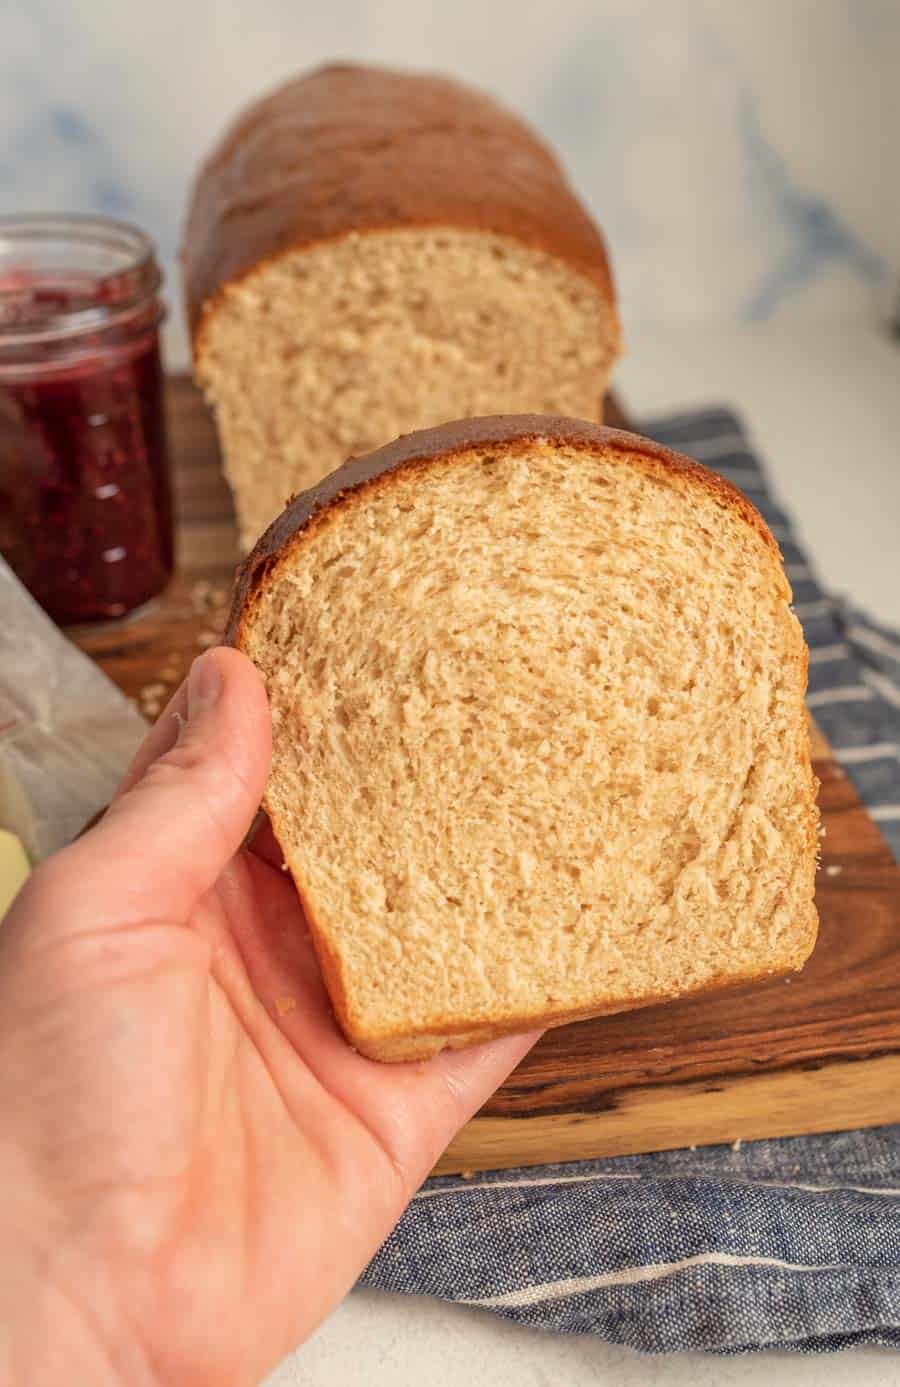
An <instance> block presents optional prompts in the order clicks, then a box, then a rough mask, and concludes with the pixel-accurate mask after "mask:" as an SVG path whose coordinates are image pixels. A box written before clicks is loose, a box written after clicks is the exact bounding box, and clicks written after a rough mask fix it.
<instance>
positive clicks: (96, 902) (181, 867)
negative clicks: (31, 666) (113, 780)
mask: <svg viewBox="0 0 900 1387" xmlns="http://www.w3.org/2000/svg"><path fill="white" fill-rule="evenodd" d="M179 709H185V710H186V717H185V716H182V714H181V712H180V711H178V710H179ZM166 720H167V721H166ZM270 756H271V731H270V723H269V711H268V705H267V701H266V693H265V687H264V685H263V682H262V679H261V678H260V675H259V674H258V672H257V670H256V668H255V667H254V665H253V664H252V663H251V662H250V660H248V659H247V658H246V656H244V655H242V654H240V652H239V651H237V650H230V649H217V650H210V651H208V652H207V653H206V654H204V655H201V656H200V657H199V659H197V660H195V661H194V664H193V666H192V667H191V671H190V675H189V677H188V681H187V687H186V693H183V694H182V695H180V696H179V697H177V698H176V699H174V700H173V702H172V704H171V705H170V708H169V709H167V710H166V713H165V714H164V715H163V719H162V720H161V723H158V724H157V725H156V727H155V728H153V729H152V731H151V732H150V733H149V734H148V737H147V739H146V741H145V743H144V746H143V747H142V748H141V750H140V751H139V752H138V755H137V757H136V758H135V763H134V766H133V767H132V771H131V773H130V774H129V777H128V778H127V779H126V783H125V787H124V793H123V792H120V794H119V795H118V796H117V798H116V799H115V800H114V801H113V803H112V804H111V806H110V808H109V809H108V811H107V813H106V814H105V815H104V817H103V818H102V819H101V820H100V822H99V823H98V824H97V825H96V827H95V828H93V829H91V831H90V832H89V833H86V834H85V835H84V836H83V837H82V838H80V839H79V840H78V842H76V843H73V844H72V845H71V846H70V847H68V848H66V849H64V851H63V852H61V853H59V854H57V856H56V858H54V859H51V861H50V863H49V864H47V865H48V866H52V867H53V868H54V869H55V870H56V871H60V872H64V873H65V875H66V877H68V878H69V879H70V880H71V881H72V883H73V884H74V886H75V887H76V890H77V897H78V906H77V908H76V907H75V902H70V906H69V908H68V909H67V912H66V913H67V915H68V917H69V923H70V927H71V925H74V926H75V928H79V927H83V925H84V923H85V922H86V921H87V920H88V919H89V921H90V926H91V927H92V928H94V929H96V928H98V927H99V928H101V929H102V928H103V927H104V924H108V925H116V924H133V923H135V922H138V921H146V920H167V921H177V922H179V923H183V922H185V921H187V919H188V918H189V916H190V914H191V911H192V910H193V908H194V906H195V905H196V904H197V902H198V901H199V900H200V898H201V897H202V896H203V895H205V893H206V892H207V891H208V890H210V888H211V887H212V886H213V885H214V884H215V882H216V880H217V879H218V877H219V874H220V873H221V871H222V870H223V868H224V867H225V865H226V864H227V863H228V861H229V860H230V858H231V857H232V856H233V855H234V853H235V852H236V851H237V849H238V848H239V847H240V844H241V841H242V840H243V838H244V836H245V834H246V832H247V830H248V828H249V827H250V824H251V823H252V821H253V817H254V815H255V813H256V811H257V809H258V808H259V802H260V800H261V798H262V794H263V789H264V787H265V783H266V777H267V775H268V770H269V759H270ZM148 763H149V764H148ZM136 770H137V772H138V773H137V778H136V779H135V771H136ZM129 782H130V783H129ZM41 870H43V869H41ZM70 873H71V877H69V874H70ZM73 912H74V913H77V914H78V915H81V916H83V919H82V920H81V921H78V922H77V923H76V921H75V920H73V918H72V917H73Z"/></svg>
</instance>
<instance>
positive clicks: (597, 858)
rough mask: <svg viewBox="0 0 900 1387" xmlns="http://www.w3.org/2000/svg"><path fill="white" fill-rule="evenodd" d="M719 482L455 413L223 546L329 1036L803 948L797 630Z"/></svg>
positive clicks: (666, 456)
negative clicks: (461, 418)
mask: <svg viewBox="0 0 900 1387" xmlns="http://www.w3.org/2000/svg"><path fill="white" fill-rule="evenodd" d="M789 601H790V590H789V588H788V585H787V582H786V580H785V578H784V576H783V572H782V567H781V563H780V557H779V554H778V550H777V548H776V546H775V544H774V541H773V540H772V538H771V536H770V535H769V533H768V531H767V530H766V528H765V526H764V523H763V521H762V520H761V518H760V517H759V515H758V514H757V513H756V511H755V510H754V509H753V507H752V506H751V505H750V504H749V502H747V501H746V500H745V499H744V498H743V497H742V496H740V494H739V493H737V492H735V491H734V490H733V489H732V488H730V487H729V486H728V485H727V484H725V483H723V482H721V481H720V480H719V479H718V478H716V477H714V475H713V474H711V473H709V472H706V471H705V470H704V469H702V468H700V467H699V466H697V465H696V464H693V463H690V462H688V461H687V460H686V459H682V458H678V457H677V456H675V455H673V454H671V453H669V452H667V451H666V450H664V449H662V448H659V447H657V446H656V445H654V444H652V443H649V442H647V441H646V440H643V439H640V438H637V437H635V436H632V435H629V434H623V433H616V432H614V431H612V430H607V429H603V428H599V427H597V426H591V425H589V424H581V423H578V422H575V421H572V420H565V419H548V418H539V417H520V418H508V419H483V420H471V421H468V422H467V423H465V424H459V425H450V426H445V427H444V428H440V429H435V430H431V431H429V432H426V433H421V434H417V435H413V436H411V437H409V438H406V439H402V440H400V441H399V442H398V443H397V444H394V445H392V446H391V447H388V448H384V449H381V450H380V451H379V452H378V453H375V454H373V455H372V456H370V457H369V458H364V459H359V460H356V461H354V462H352V463H350V464H348V465H347V466H346V467H344V468H342V469H341V470H340V471H339V472H338V473H336V474H335V475H334V476H332V477H330V478H328V479H326V481H325V482H324V483H323V484H322V485H321V486H320V487H319V488H316V489H314V490H313V491H312V492H311V493H309V494H308V495H307V496H303V497H300V498H298V499H297V500H296V501H295V502H294V503H293V504H292V506H291V507H289V508H288V510H287V511H286V512H285V513H284V514H283V515H282V516H281V517H280V518H279V520H278V521H277V522H276V524H275V525H273V527H272V528H271V530H270V531H269V533H268V534H267V535H266V536H265V537H264V538H263V540H262V541H261V542H260V544H259V546H258V547H257V549H256V551H254V553H253V554H252V555H251V556H250V558H249V560H248V561H247V563H246V564H245V566H244V569H243V571H242V575H241V578H240V581H239V585H238V590H237V594H236V600H235V606H234V610H233V613H232V621H231V627H230V639H231V640H232V641H233V642H234V643H235V644H236V645H238V646H239V647H240V648H241V649H243V650H244V651H245V652H246V653H247V654H248V655H249V656H250V657H251V658H252V659H253V660H254V661H255V662H256V664H257V666H258V667H259V669H260V670H261V671H262V673H263V675H264V678H265V681H266V684H267V687H268V691H269V698H270V703H271V709H272V720H273V730H274V757H273V763H272V774H271V779H270V783H269V786H268V790H267V795H266V801H265V803H266V808H267V810H268V813H269V815H270V817H271V820H272V824H273V827H274V830H275V833H276V836H277V838H278V841H279V843H280V844H281V847H282V849H283V852H284V855H285V859H286V862H287V864H288V866H289V868H290V871H291V873H292V875H293V878H294V880H295V882H296V884H297V887H298V890H299V892H300V895H301V897H302V899H303V902H304V904H305V907H306V911H307V916H308V919H309V923H310V927H311V930H312V933H313V937H314V940H315V943H316V947H317V950H318V953H319V957H320V960H321V962H322V966H323V971H324V974H325V978H326V982H327V985H328V989H329V992H330V995H331V998H332V1001H333V1003H334V1007H335V1011H336V1013H337V1016H338V1018H339V1020H340V1022H341V1025H342V1026H343V1028H344V1030H345V1032H346V1034H347V1036H348V1037H349V1039H350V1040H351V1041H352V1043H353V1044H354V1045H356V1046H357V1047H358V1048H359V1049H360V1050H362V1051H363V1052H364V1053H366V1054H368V1055H371V1056H374V1057H376V1058H381V1059H410V1058H416V1057H421V1056H425V1055H429V1054H431V1053H433V1052H434V1051H435V1050H438V1049H440V1048H441V1047H443V1046H446V1045H454V1046H455V1045H462V1044H468V1043H472V1042H473V1041H476V1040H479V1039H482V1038H485V1037H487V1036H490V1035H494V1034H498V1033H501V1032H504V1031H512V1030H516V1029H525V1028H530V1027H536V1026H546V1025H555V1024H559V1023H561V1022H564V1021H567V1020H572V1019H575V1018H577V1017H584V1016H590V1015H596V1014H602V1013H606V1012H614V1011H620V1010H623V1009H627V1008H629V1007H635V1006H640V1005H644V1004H646V1003H648V1002H654V1001H659V1000H664V999H667V998H674V997H677V996H680V995H682V994H684V993H689V992H694V991H697V990H699V989H703V988H708V987H713V986H718V985H723V984H727V983H733V982H737V981H741V980H749V979H754V978H761V977H763V976H766V975H769V974H775V973H781V972H786V971H788V970H791V969H796V968H799V967H800V966H801V965H802V963H803V962H804V960H805V959H806V957H807V956H808V954H809V952H810V950H811V949H812V946H813V943H814V939H815V932H816V914H815V910H814V907H813V879H814V873H815V864H816V846H817V815H816V808H815V781H814V778H813V776H812V772H811V769H810V760H809V746H808V737H807V725H806V716H805V711H804V689H805V680H806V652H805V647H804V643H803V638H802V634H801V631H800V627H799V624H798V622H797V620H796V618H795V617H794V616H793V614H792V613H791V611H790V609H789Z"/></svg>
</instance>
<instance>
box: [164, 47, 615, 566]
mask: <svg viewBox="0 0 900 1387" xmlns="http://www.w3.org/2000/svg"><path fill="white" fill-rule="evenodd" d="M184 270H185V290H186V296H187V301H188V312H189V316H190V319H191V325H192V332H193V339H194V358H195V367H196V375H197V379H198V381H199V382H200V384H201V385H202V386H203V388H204V390H205V392H206V395H207V398H208V399H209V400H210V402H211V403H212V405H213V407H214V410H215V415H216V421H217V426H218V430H219V435H220V439H221V443H222V450H223V455H224V462H225V471H226V475H227V477H228V480H229V482H230V484H231V487H232V490H233V492H234V496H235V501H236V506H237V512H238V520H239V524H240V531H241V537H242V541H243V543H244V545H245V547H249V545H250V544H251V543H252V542H253V541H254V540H255V539H256V538H257V536H258V535H259V534H260V533H261V531H262V529H263V528H264V527H265V526H266V525H267V524H268V523H269V521H270V520H271V519H272V518H273V517H274V516H275V515H276V514H278V512H279V511H280V510H281V508H282V506H283V505H284V503H285V500H286V498H287V497H288V496H289V495H291V494H292V493H296V492H297V491H299V490H301V489H303V488H304V487H307V486H309V485H311V484H312V483H313V482H315V481H317V480H318V479H319V478H321V477H322V476H324V475H325V474H326V473H328V472H330V471H331V470H332V469H333V468H334V467H336V466H337V465H338V464H339V463H340V462H342V461H343V459H344V458H345V457H347V456H348V454H351V453H359V452H365V451H367V450H369V449H370V448H373V447H376V446H378V445H379V444H382V443H385V442H387V441H388V440H389V439H392V438H395V437H396V436H397V435H398V434H401V433H405V432H408V431H409V430H411V429H417V428H422V427H426V426H429V425H433V424H437V423H441V422H442V421H444V420H446V419H452V418H464V417H470V416H475V415H479V414H484V413H486V412H492V413H494V412H498V411H505V412H513V411H522V410H540V411H543V412H552V413H571V414H577V415H582V416H585V417H587V418H597V417H598V415H599V412H600V409H601V401H602V397H603V394H604V391H605V389H606V384H607V379H608V376H609V373H610V369H611V367H612V363H613V360H614V358H615V356H616V354H617V351H618V341H619V329H618V320H617V317H616V309H615V299H614V293H613V289H612V284H611V280H610V274H609V267H608V265H607V260H606V253H605V249H604V245H603V240H602V237H601V236H600V233H599V231H598V230H597V228H596V227H595V226H594V224H593V222H592V221H591V219H590V217H589V216H588V214H587V212H586V211H585V209H584V208H583V207H582V206H581V204H580V203H579V201H578V199H577V198H576V197H575V195H574V194H573V192H572V190H571V188H570V187H569V185H568V183H567V181H566V178H565V175H564V174H563V172H562V170H561V168H560V166H559V163H558V162H557V160H556V158H555V156H554V155H553V154H552V152H551V151H550V150H549V149H548V148H547V147H546V146H545V145H544V144H543V142H542V141H541V140H540V139H539V138H538V137H537V136H535V135H534V133H533V132H532V131H531V130H529V129H528V127H527V126H526V125H525V124H524V123H523V122H522V121H520V120H519V119H518V118H517V117H515V116H514V115H512V114H511V113H510V112H508V111H506V110H504V109H503V108H502V107H501V106H499V105H498V104H497V103H496V102H494V101H492V100H491V99H490V98H489V97H487V96H485V95H483V94H482V93H480V92H477V91H473V90H471V89H470V88H468V87H465V86H462V85H461V84H460V83H457V82H453V81H450V80H448V79H446V78H441V77H435V76H431V75H425V74H418V73H405V72H391V71H388V70H383V69H376V68H367V67H361V66H355V65H350V64H348V65H340V66H333V67H328V68H323V69H320V70H318V71H316V72H313V73H310V74H307V75H305V76H303V77H300V78H297V79H295V80H294V81H292V82H290V83H288V84H287V85H286V86H285V87H282V88H281V89H280V90H278V91H276V92H274V93H271V94H270V95H268V96H266V97H264V98H263V99H262V100H261V101H260V102H258V103H257V104H256V105H255V106H254V107H252V108H251V109H250V110H249V111H248V112H246V113H245V115H244V116H243V117H242V118H241V119H240V120H239V121H238V122H237V124H236V125H235V126H234V128H233V129H232V130H231V131H230V132H229V133H228V134H227V135H226V137H225V139H224V140H223V141H222V142H221V144H220V146H219V147H218V149H217V150H216V151H215V153H214V154H213V157H212V158H211V159H210V160H209V162H208V163H207V165H206V166H205V168H204V169H203V170H202V172H201V174H200V176H199V178H198V180H197V184H196V187H195V190H194V195H193V199H192V205H191V209H190V216H189V219H188V227H187V232H186V237H185V246H184Z"/></svg>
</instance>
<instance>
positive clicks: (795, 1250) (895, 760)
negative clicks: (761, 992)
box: [363, 409, 900, 1353]
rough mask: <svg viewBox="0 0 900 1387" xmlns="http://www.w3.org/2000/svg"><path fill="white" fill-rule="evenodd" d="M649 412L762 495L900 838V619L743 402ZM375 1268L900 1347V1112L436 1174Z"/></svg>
mask: <svg viewBox="0 0 900 1387" xmlns="http://www.w3.org/2000/svg"><path fill="white" fill-rule="evenodd" d="M644 431H645V432H646V433H648V434H650V435H651V436H653V437H655V438H658V439H660V441H662V442H664V443H667V444H669V445H670V446H671V447H674V448H677V449H678V450H679V451H681V452H684V453H688V454H690V455H691V456H693V457H695V458H697V459H698V460H699V461H701V462H703V463H704V465H705V466H707V467H711V468H714V469H715V470H716V471H717V472H720V473H721V474H722V476H724V477H727V478H728V479H729V480H730V481H732V482H734V483H735V485H737V486H739V487H740V488H741V489H742V490H743V491H744V492H746V494H747V495H748V496H749V497H750V499H751V500H752V501H753V502H754V503H755V505H757V506H758V507H759V509H760V510H761V511H762V513H763V515H764V516H765V518H766V520H767V521H768V523H769V525H770V527H771V529H772V530H773V533H774V534H775V536H776V538H777V539H778V541H779V543H780V545H781V547H782V552H783V554H784V560H785V568H786V571H787V574H788V577H789V579H790V582H791V585H792V587H793V589H794V597H795V609H796V611H797V614H798V616H799V617H800V620H801V621H802V622H803V627H804V630H805V632H806V638H807V641H808V642H809V646H810V667H809V675H810V678H809V688H810V692H809V705H810V707H811V709H812V710H813V711H814V713H815V716H816V720H817V722H818V723H819V725H820V727H821V728H822V730H823V732H824V733H825V735H826V736H827V737H828V739H829V741H830V742H831V745H832V746H833V747H834V750H835V753H836V755H837V757H838V759H839V760H840V762H841V764H842V765H843V767H844V768H845V769H846V772H847V774H848V776H850V777H851V779H852V780H853V781H854V782H855V784H856V786H857V788H858V790H859V793H860V795H861V797H862V798H863V800H864V801H865V803H866V804H867V805H868V807H869V812H870V813H871V815H872V817H873V818H874V819H875V820H876V821H877V822H878V824H879V827H880V828H881V831H882V832H883V833H884V836H885V838H886V839H887V840H888V842H889V843H890V844H891V847H892V849H893V851H894V854H895V855H896V856H898V857H900V752H898V745H900V637H898V635H897V634H896V633H894V632H892V631H889V630H886V629H885V628H884V627H882V626H879V625H877V624H876V623H874V622H872V621H870V620H868V619H867V618H866V617H864V616H863V615H862V614H861V613H860V612H858V611H856V610H855V609H854V608H853V607H851V606H849V605H848V604H846V603H844V602H842V601H840V600H839V599H836V598H832V597H830V596H829V595H827V594H826V593H825V592H824V591H823V589H822V588H821V586H820V585H819V582H818V579H817V577H816V575H815V573H814V572H813V570H812V568H811V567H810V565H809V563H808V561H807V559H806V556H805V555H804V554H803V552H802V551H801V549H800V548H799V546H798V544H797V543H796V540H795V539H794V536H793V532H792V529H791V525H790V521H789V520H788V517H787V516H786V515H785V514H784V512H783V511H781V510H780V509H779V508H778V506H777V505H776V503H775V502H774V501H773V500H772V499H771V497H770V493H769V489H768V486H767V482H766V476H765V473H764V472H763V470H762V469H761V467H760V465H759V462H758V461H757V459H756V457H755V456H754V454H753V453H752V451H751V449H750V446H749V444H748V442H747V438H746V435H745V433H744V430H743V428H742V427H741V424H740V422H739V420H738V419H737V418H736V417H735V415H734V414H733V413H732V412H731V411H729V410H726V409H707V410H703V411H696V412H692V413H689V414H684V415H681V416H678V417H670V418H666V419H657V420H653V421H648V422H645V424H644ZM363 1284H365V1285H368V1286H374V1287H380V1288H382V1289H384V1290H389V1291H394V1292H399V1293H405V1294H410V1295H412V1294H424V1295H433V1296H439V1297H441V1298H442V1299H445V1300H453V1301H458V1302H459V1303H461V1304H465V1305H475V1306H480V1307H482V1308H483V1309H487V1310H491V1311H494V1312H495V1313H497V1314H500V1315H504V1316H506V1317H508V1318H510V1319H514V1320H518V1321H521V1322H523V1323H526V1324H529V1325H533V1326H535V1327H538V1328H543V1329H547V1330H554V1331H556V1332H558V1333H568V1334H585V1333H593V1334H599V1335H602V1336H603V1337H604V1338H605V1339H608V1340H610V1341H611V1342H613V1343H618V1344H628V1345H630V1346H632V1347H633V1348H636V1349H640V1350H643V1351H644V1352H649V1353H662V1352H676V1351H683V1350H688V1349H694V1350H696V1349H701V1350H703V1349H705V1350H710V1351H713V1352H720V1353H735V1352H747V1351H750V1350H754V1349H763V1348H784V1349H794V1350H797V1351H800V1352H817V1351H827V1350H835V1349H840V1348H844V1347H847V1346H848V1345H851V1344H880V1345H883V1346H886V1347H892V1348H900V1126H898V1127H881V1128H877V1129H875V1130H873V1131H867V1132H845V1133H839V1134H836V1135H830V1136H813V1137H796V1138H792V1139H789V1140H781V1141H760V1142H752V1143H748V1144H745V1145H743V1146H739V1147H738V1148H737V1149H732V1148H731V1147H709V1148H706V1149H703V1150H698V1151H669V1152H661V1153H659V1154H656V1155H647V1156H629V1157H621V1158H618V1159H612V1160H604V1161H585V1162H580V1163H578V1164H572V1165H564V1166H563V1165H561V1166H544V1167H540V1168H539V1169H536V1170H512V1171H497V1172H494V1173H490V1174H486V1175H483V1176H480V1177H479V1178H477V1179H473V1180H462V1179H459V1178H456V1177H447V1178H444V1179H440V1180H432V1181H429V1182H428V1183H427V1184H426V1185H425V1186H424V1187H423V1189H422V1190H421V1191H420V1192H419V1194H418V1195H417V1197H416V1198H415V1199H414V1200H413V1202H412V1204H411V1205H410V1207H409V1209H408V1210H407V1212H406V1214H405V1215H404V1217H403V1219H402V1220H401V1222H400V1224H399V1225H398V1227H397V1228H396V1229H395V1231H394V1233H393V1234H392V1236H391V1237H390V1238H389V1239H388V1241H387V1242H386V1243H385V1244H384V1246H383V1247H382V1248H381V1250H380V1251H379V1252H378V1254H377V1255H376V1257H375V1258H374V1259H373V1261H372V1263H371V1264H370V1266H369V1268H368V1270H367V1271H366V1273H365V1276H364V1278H363Z"/></svg>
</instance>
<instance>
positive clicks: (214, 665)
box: [188, 651, 222, 718]
mask: <svg viewBox="0 0 900 1387" xmlns="http://www.w3.org/2000/svg"><path fill="white" fill-rule="evenodd" d="M221 692H222V673H221V671H220V669H219V662H218V660H217V659H216V657H215V655H214V654H213V652H212V651H209V652H208V653H207V654H206V655H200V656H199V657H198V658H197V659H196V660H195V661H194V663H193V664H192V665H191V672H190V674H189V675H188V717H189V718H195V717H197V716H198V715H199V714H200V713H206V712H208V711H209V709H210V708H213V707H215V705H216V703H217V702H218V698H219V694H220V693H221Z"/></svg>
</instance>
